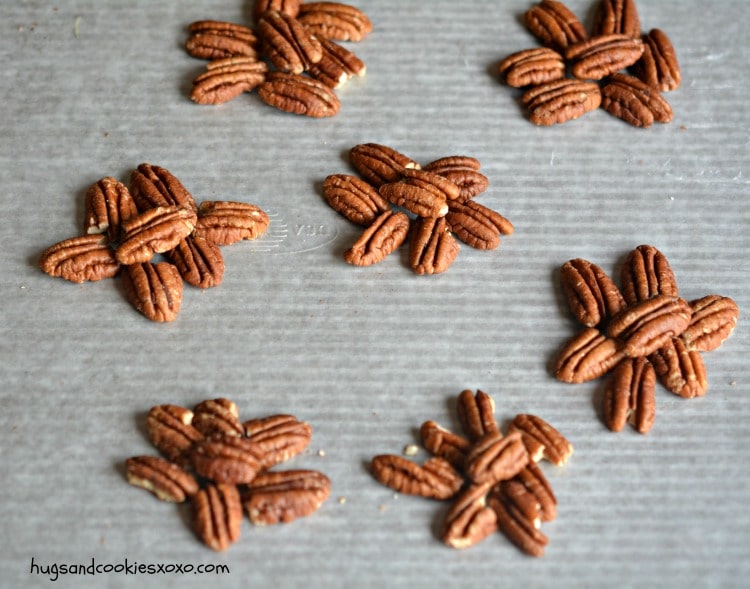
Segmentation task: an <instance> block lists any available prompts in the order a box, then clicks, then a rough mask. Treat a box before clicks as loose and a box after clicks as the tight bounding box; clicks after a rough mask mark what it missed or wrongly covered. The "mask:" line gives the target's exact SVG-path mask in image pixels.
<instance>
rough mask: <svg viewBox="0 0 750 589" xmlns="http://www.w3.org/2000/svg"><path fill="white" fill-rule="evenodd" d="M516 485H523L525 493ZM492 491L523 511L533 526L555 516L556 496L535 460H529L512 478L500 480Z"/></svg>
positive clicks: (550, 519)
mask: <svg viewBox="0 0 750 589" xmlns="http://www.w3.org/2000/svg"><path fill="white" fill-rule="evenodd" d="M518 485H521V486H522V487H523V489H524V490H525V493H523V492H522V491H521V489H520V488H519V487H518ZM493 492H499V493H501V495H503V496H504V499H505V500H506V501H508V502H510V503H514V504H515V505H516V506H517V507H518V508H519V509H521V510H522V511H524V512H525V513H526V514H527V516H528V519H530V520H531V521H532V523H533V524H534V527H538V525H539V521H545V522H549V521H552V520H553V519H555V517H556V516H557V498H556V497H555V493H554V492H553V490H552V485H550V483H549V481H548V480H547V477H545V476H544V473H543V472H542V469H541V468H539V466H538V465H537V463H536V462H533V461H529V463H528V464H527V465H526V467H525V468H524V469H523V470H522V471H521V472H519V473H518V474H517V475H516V476H514V477H513V478H512V479H509V480H507V481H501V482H500V484H499V485H498V486H497V487H495V489H493ZM522 505H523V506H524V508H523V509H522Z"/></svg>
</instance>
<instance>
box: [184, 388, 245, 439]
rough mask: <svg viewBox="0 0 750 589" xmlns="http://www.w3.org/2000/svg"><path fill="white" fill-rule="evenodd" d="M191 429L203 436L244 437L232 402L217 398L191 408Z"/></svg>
mask: <svg viewBox="0 0 750 589" xmlns="http://www.w3.org/2000/svg"><path fill="white" fill-rule="evenodd" d="M192 423H193V427H194V428H195V429H197V430H198V431H199V432H201V433H202V434H203V435H204V436H206V437H208V436H214V435H220V436H237V437H243V436H244V435H245V428H244V427H243V426H242V423H240V417H239V411H238V410H237V405H235V403H234V401H231V400H229V399H225V398H224V397H219V398H218V399H206V400H205V401H201V402H200V403H198V404H197V405H196V406H195V407H194V408H193V422H192Z"/></svg>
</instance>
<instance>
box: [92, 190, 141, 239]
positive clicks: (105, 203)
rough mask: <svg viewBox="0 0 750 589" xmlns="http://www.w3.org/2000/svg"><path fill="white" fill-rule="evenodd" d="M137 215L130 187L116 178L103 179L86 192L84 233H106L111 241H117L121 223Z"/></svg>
mask: <svg viewBox="0 0 750 589" xmlns="http://www.w3.org/2000/svg"><path fill="white" fill-rule="evenodd" d="M137 214H138V209H137V208H136V206H135V201H134V200H133V197H132V196H131V194H130V191H129V190H128V187H127V186H125V185H124V184H123V183H122V182H120V181H118V180H116V179H115V178H112V177H107V178H102V179H101V180H99V181H97V182H95V183H94V184H92V185H91V186H90V187H89V189H88V190H87V191H86V197H85V203H84V214H83V232H84V233H86V234H91V233H106V234H107V238H108V239H109V241H117V239H118V238H119V237H120V223H122V222H123V221H124V220H125V219H129V218H130V217H133V216H134V215H137Z"/></svg>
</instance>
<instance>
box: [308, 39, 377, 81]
mask: <svg viewBox="0 0 750 589" xmlns="http://www.w3.org/2000/svg"><path fill="white" fill-rule="evenodd" d="M319 42H320V46H321V47H322V49H323V55H322V56H321V58H320V60H319V61H317V62H316V63H314V64H312V65H311V66H310V68H309V69H308V72H307V73H308V74H310V76H312V77H313V78H315V79H316V80H319V81H321V82H323V83H324V84H325V85H326V86H330V87H331V88H339V87H341V86H342V85H343V84H344V83H346V81H347V80H349V78H352V77H354V76H360V77H362V76H364V75H365V73H366V71H367V68H366V67H365V63H364V62H363V61H362V60H361V59H359V57H357V56H356V55H354V53H353V52H351V51H349V50H348V49H347V48H345V47H343V46H342V45H339V44H338V43H336V42H335V41H331V40H330V39H325V38H321V39H319Z"/></svg>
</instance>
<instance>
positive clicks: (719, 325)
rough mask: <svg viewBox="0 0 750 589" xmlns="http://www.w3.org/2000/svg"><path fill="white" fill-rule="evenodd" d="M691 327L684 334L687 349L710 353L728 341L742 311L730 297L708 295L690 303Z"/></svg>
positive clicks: (681, 337)
mask: <svg viewBox="0 0 750 589" xmlns="http://www.w3.org/2000/svg"><path fill="white" fill-rule="evenodd" d="M690 309H691V311H692V317H691V318H690V325H688V327H687V329H686V330H685V331H683V332H682V336H680V339H682V341H683V342H685V347H686V348H687V349H688V350H690V351H693V350H695V351H697V352H710V351H711V350H715V349H716V348H718V347H719V346H720V345H721V344H722V343H724V340H726V339H727V338H728V337H729V336H730V335H731V334H732V331H733V330H734V328H735V326H736V325H737V319H738V318H739V316H740V309H739V307H738V306H737V303H735V302H734V300H732V299H730V298H729V297H723V296H721V295H708V296H705V297H703V298H700V299H698V300H695V301H690Z"/></svg>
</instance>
